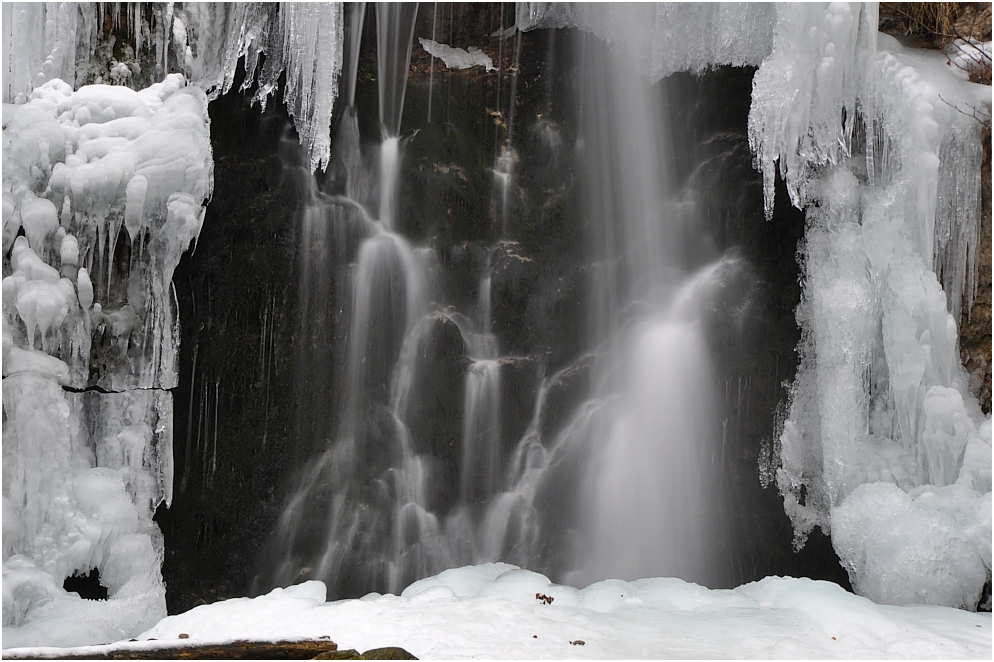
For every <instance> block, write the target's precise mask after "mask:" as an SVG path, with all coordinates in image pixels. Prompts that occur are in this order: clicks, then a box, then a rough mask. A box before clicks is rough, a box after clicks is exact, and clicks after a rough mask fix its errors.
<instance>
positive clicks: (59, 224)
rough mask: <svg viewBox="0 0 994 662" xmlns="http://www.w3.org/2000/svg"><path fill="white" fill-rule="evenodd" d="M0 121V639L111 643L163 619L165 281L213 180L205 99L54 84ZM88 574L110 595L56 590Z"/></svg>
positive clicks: (170, 320) (196, 226)
mask: <svg viewBox="0 0 994 662" xmlns="http://www.w3.org/2000/svg"><path fill="white" fill-rule="evenodd" d="M3 123H4V144H3V222H4V226H3V250H4V262H3V274H4V279H3V410H4V422H3V626H4V628H3V645H4V647H13V646H25V645H57V646H69V645H81V644H91V643H98V642H106V641H113V640H116V639H121V638H126V637H129V636H131V635H132V634H135V633H137V632H140V631H142V630H143V629H145V628H147V627H149V626H150V625H151V624H152V623H154V622H155V621H157V620H158V619H160V618H162V617H163V616H165V586H164V585H163V582H162V576H161V572H160V567H161V564H162V536H161V534H160V532H159V530H158V527H157V526H156V525H155V524H154V523H153V522H152V514H153V512H154V510H155V508H156V506H158V504H160V503H162V502H163V501H165V502H167V503H168V502H169V501H170V500H171V496H172V495H171V493H172V395H171V394H170V393H169V392H168V391H166V390H163V389H165V388H170V387H173V386H175V385H176V382H177V370H176V367H177V365H176V356H177V341H178V331H177V329H176V322H177V320H176V316H175V311H174V309H173V306H174V304H173V302H172V300H171V298H170V287H171V280H172V272H173V270H174V269H175V268H176V265H177V263H178V262H179V258H180V255H181V254H182V253H183V251H185V250H186V249H187V247H188V246H189V245H190V243H191V242H192V241H193V240H194V239H195V238H196V236H197V234H198V233H199V231H200V227H201V223H202V221H203V216H204V206H203V205H204V202H205V200H206V199H207V198H208V197H209V195H210V191H211V187H212V183H213V162H212V159H211V151H210V140H209V135H208V126H209V121H208V117H207V97H206V95H205V94H204V92H203V91H202V90H200V89H199V88H196V87H189V86H187V85H186V81H185V79H184V78H183V76H180V75H170V76H167V77H166V79H165V80H164V81H163V82H162V83H159V84H156V85H152V86H151V87H149V88H147V89H145V90H142V91H139V92H136V91H134V90H130V89H127V88H124V87H112V86H106V85H92V86H87V87H83V88H81V89H80V90H78V91H76V92H73V90H72V88H70V87H69V85H67V84H66V83H64V82H62V81H61V80H58V79H53V80H50V81H48V82H47V83H45V84H43V85H40V86H39V87H37V88H35V89H34V91H33V92H31V94H30V96H29V97H28V99H27V100H26V101H25V102H24V103H22V104H17V105H7V104H5V105H4V108H3ZM94 385H96V386H100V387H102V389H103V390H105V391H110V392H98V391H96V390H86V391H83V390H82V389H85V388H86V387H88V386H94ZM63 387H71V388H73V389H74V390H72V391H69V390H64V389H63ZM129 389H134V390H129ZM92 570H96V571H97V572H98V573H99V581H100V583H101V584H102V585H103V586H104V587H105V588H106V589H107V594H108V599H106V600H85V599H83V598H81V597H80V596H79V595H78V594H76V593H69V592H67V591H66V590H65V589H64V588H63V582H64V581H65V579H66V578H68V577H71V576H73V575H86V574H88V573H90V572H91V571H92Z"/></svg>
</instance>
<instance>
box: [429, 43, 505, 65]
mask: <svg viewBox="0 0 994 662" xmlns="http://www.w3.org/2000/svg"><path fill="white" fill-rule="evenodd" d="M418 41H420V42H421V47H422V48H424V49H425V51H427V52H428V54H429V55H432V56H434V57H437V58H439V59H440V60H442V62H444V63H445V66H446V68H448V69H470V68H472V67H485V68H486V70H487V71H493V70H494V61H493V60H491V59H490V56H489V55H487V54H486V53H484V52H483V51H481V50H480V49H479V48H476V47H473V46H470V47H469V50H468V51H466V50H464V49H462V48H453V47H452V46H449V45H448V44H440V43H438V42H437V41H432V40H431V39H425V38H424V37H418Z"/></svg>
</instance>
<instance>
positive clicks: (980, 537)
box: [749, 3, 991, 609]
mask: <svg viewBox="0 0 994 662" xmlns="http://www.w3.org/2000/svg"><path fill="white" fill-rule="evenodd" d="M876 25H877V18H876V13H875V10H874V9H873V8H872V7H867V6H862V5H845V4H839V3H833V4H831V5H815V4H811V5H798V6H784V7H782V8H780V9H778V18H777V26H776V32H775V39H774V46H773V52H772V53H771V55H770V56H769V57H768V58H767V59H766V60H764V62H763V64H762V65H761V67H760V69H759V71H758V72H757V74H756V78H755V82H754V88H753V104H752V108H751V111H750V121H749V129H750V143H751V145H752V146H753V149H754V151H755V153H756V159H757V164H758V166H759V167H760V168H761V169H762V170H763V173H764V181H765V185H766V203H767V204H766V209H767V213H768V214H769V213H770V211H771V209H772V195H773V188H772V187H773V180H774V176H775V168H777V167H779V171H780V174H781V176H783V178H784V179H785V181H786V183H787V188H788V191H789V192H790V195H791V199H792V201H793V202H794V204H796V205H798V206H803V207H805V208H806V209H807V211H808V227H807V231H806V237H805V243H804V247H803V253H804V269H805V282H804V295H803V297H802V301H801V304H800V306H799V307H798V311H797V317H798V322H799V324H800V325H801V328H802V331H803V337H802V342H801V345H800V347H799V353H800V355H801V364H800V367H799V369H798V374H797V378H796V380H795V383H794V386H793V390H792V395H791V403H790V411H789V415H788V418H787V420H786V422H785V425H784V429H783V433H782V435H781V438H780V441H781V445H782V452H781V460H782V466H781V468H780V469H779V471H778V472H777V483H778V485H779V488H780V491H781V492H782V493H783V495H784V505H785V509H786V510H787V513H788V514H789V515H790V517H791V519H792V520H793V522H794V528H795V533H796V539H795V543H796V544H797V545H801V544H803V542H804V540H805V538H806V536H807V534H808V532H810V530H811V529H812V527H814V526H815V525H818V526H820V527H821V528H822V529H823V530H825V531H830V532H831V535H832V541H833V545H834V546H835V549H836V551H837V552H838V554H839V557H840V559H841V560H842V562H843V565H844V566H845V567H846V569H847V571H848V572H849V575H850V578H851V579H852V582H853V586H854V588H855V589H856V591H857V592H858V593H860V594H861V595H865V596H867V597H869V598H872V599H873V600H876V601H878V602H889V603H894V604H903V603H911V602H918V603H922V602H923V603H930V604H942V605H949V606H955V607H964V608H967V609H973V608H976V606H977V603H978V600H979V598H980V595H981V591H982V588H983V585H984V583H985V582H987V581H989V580H990V575H991V570H990V569H991V552H990V549H991V542H990V541H991V462H990V456H991V446H990V444H991V423H990V419H989V418H986V420H985V417H984V416H983V414H982V413H981V412H980V410H979V407H978V405H977V402H976V399H975V398H974V397H973V396H972V395H971V394H970V393H969V391H968V389H967V377H966V374H965V372H964V370H963V368H962V366H961V365H960V362H959V355H958V350H957V330H956V319H957V317H954V315H953V314H951V313H950V310H952V312H953V313H956V314H957V315H958V311H959V302H960V301H961V300H962V296H963V294H964V290H966V293H967V294H969V293H970V292H969V288H970V287H971V286H972V285H971V283H972V282H973V281H972V280H971V279H972V275H971V273H972V272H971V270H972V264H971V261H972V260H973V259H974V258H973V257H972V256H973V252H974V251H975V250H976V239H975V237H976V230H975V229H974V228H975V227H976V207H977V191H978V190H979V180H978V177H979V170H980V162H979V138H980V129H981V123H980V122H979V121H978V120H977V119H976V118H978V117H980V118H982V117H985V116H986V117H988V118H989V117H990V88H989V87H987V88H981V86H976V85H973V84H970V83H965V82H962V81H960V80H958V79H956V78H955V77H954V76H952V75H950V73H949V68H948V67H947V66H946V63H945V58H944V57H942V56H941V55H939V54H936V53H923V52H912V51H908V50H905V49H903V48H901V46H900V45H899V44H897V42H896V41H894V40H893V39H891V38H889V37H886V36H884V35H878V34H877V33H876ZM978 88H981V89H978ZM937 272H938V273H941V274H942V275H943V280H944V281H945V282H944V284H945V287H946V291H945V292H944V291H943V285H942V284H940V281H939V278H938V277H937V275H936V273H937Z"/></svg>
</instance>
